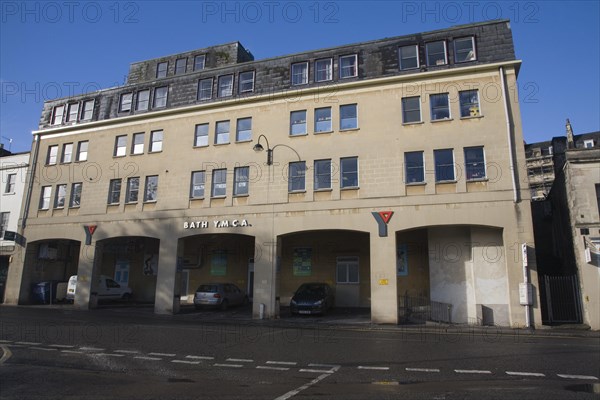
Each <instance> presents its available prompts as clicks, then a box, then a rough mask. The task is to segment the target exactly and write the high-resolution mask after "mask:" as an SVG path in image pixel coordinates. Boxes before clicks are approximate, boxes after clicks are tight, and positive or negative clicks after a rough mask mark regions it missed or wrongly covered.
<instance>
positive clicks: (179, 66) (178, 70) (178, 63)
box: [175, 58, 187, 75]
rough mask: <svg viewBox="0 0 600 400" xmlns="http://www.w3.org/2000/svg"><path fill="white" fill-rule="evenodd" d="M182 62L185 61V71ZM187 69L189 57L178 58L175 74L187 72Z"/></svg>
mask: <svg viewBox="0 0 600 400" xmlns="http://www.w3.org/2000/svg"><path fill="white" fill-rule="evenodd" d="M181 62H183V71H181ZM186 71H187V58H178V59H177V60H175V75H181V74H185V72H186Z"/></svg>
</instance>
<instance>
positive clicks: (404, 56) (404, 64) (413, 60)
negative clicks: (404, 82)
mask: <svg viewBox="0 0 600 400" xmlns="http://www.w3.org/2000/svg"><path fill="white" fill-rule="evenodd" d="M398 53H399V54H398V55H399V58H400V69H401V70H405V69H415V68H419V47H418V46H417V45H416V44H415V45H411V46H403V47H400V49H399V50H398Z"/></svg>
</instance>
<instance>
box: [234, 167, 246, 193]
mask: <svg viewBox="0 0 600 400" xmlns="http://www.w3.org/2000/svg"><path fill="white" fill-rule="evenodd" d="M244 172H245V174H244ZM249 186H250V167H237V168H235V169H234V170H233V195H234V196H247V195H248V193H249V191H250V190H249V189H250V188H249Z"/></svg>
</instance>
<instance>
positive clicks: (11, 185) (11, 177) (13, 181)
mask: <svg viewBox="0 0 600 400" xmlns="http://www.w3.org/2000/svg"><path fill="white" fill-rule="evenodd" d="M16 185H17V174H8V176H7V177H6V186H5V187H4V193H14V192H15V188H16Z"/></svg>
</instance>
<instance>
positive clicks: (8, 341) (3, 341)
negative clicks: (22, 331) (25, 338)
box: [0, 340, 12, 343]
mask: <svg viewBox="0 0 600 400" xmlns="http://www.w3.org/2000/svg"><path fill="white" fill-rule="evenodd" d="M0 343H12V340H0Z"/></svg>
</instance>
